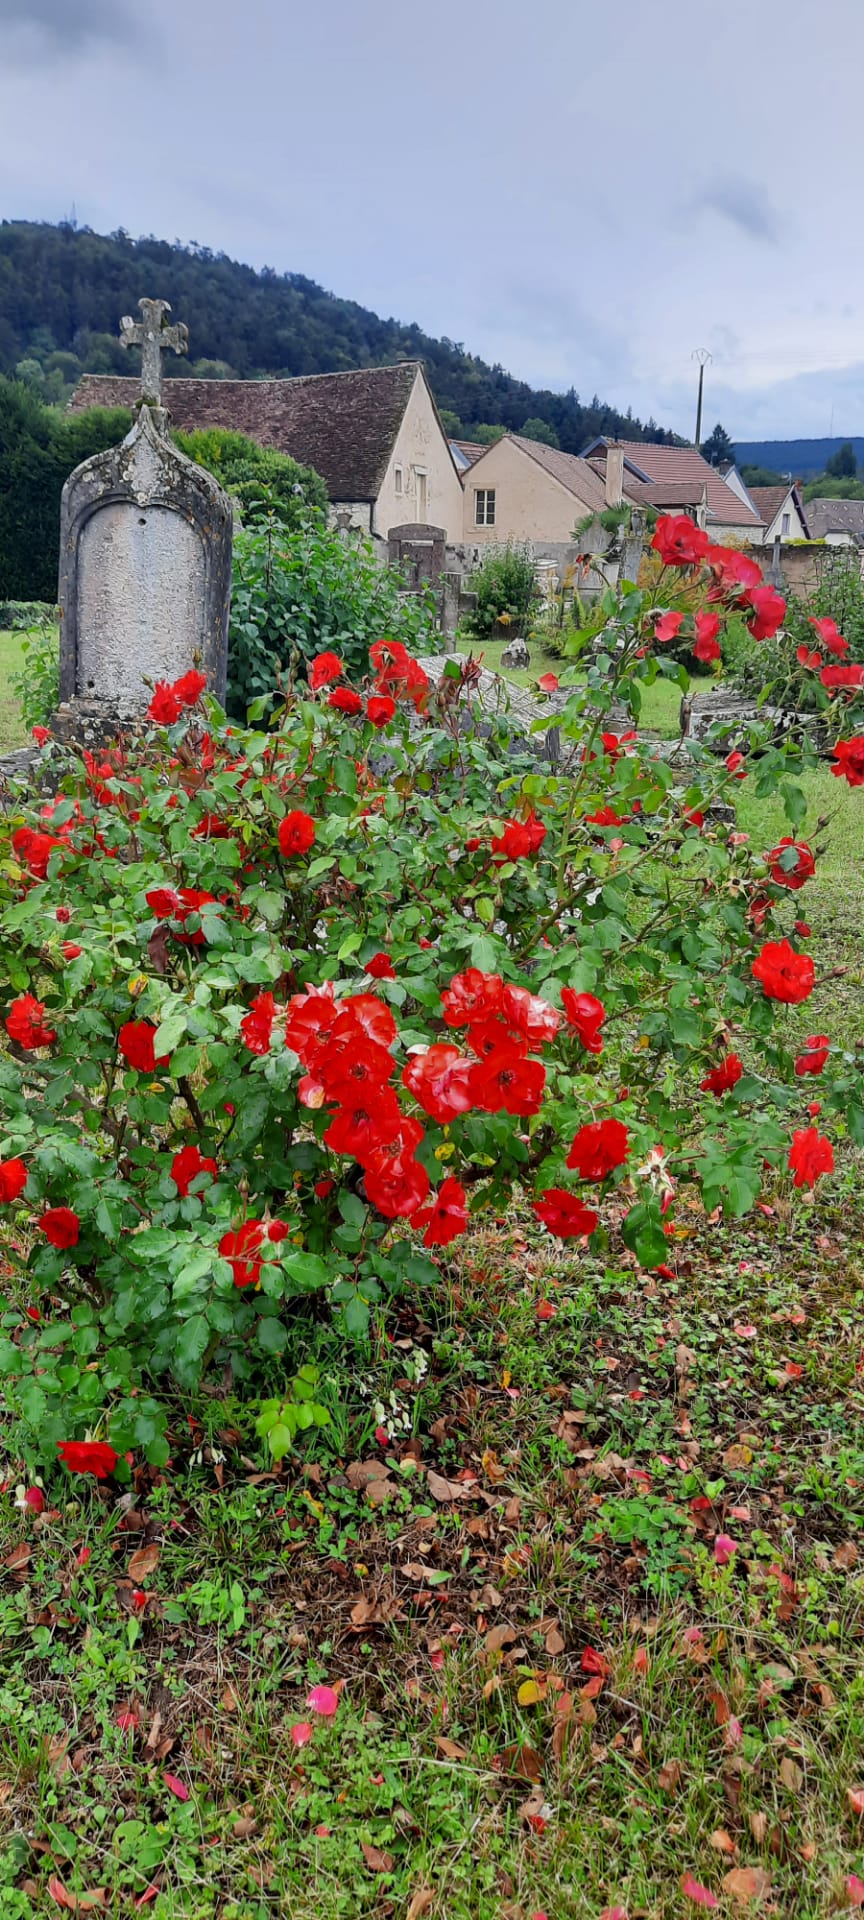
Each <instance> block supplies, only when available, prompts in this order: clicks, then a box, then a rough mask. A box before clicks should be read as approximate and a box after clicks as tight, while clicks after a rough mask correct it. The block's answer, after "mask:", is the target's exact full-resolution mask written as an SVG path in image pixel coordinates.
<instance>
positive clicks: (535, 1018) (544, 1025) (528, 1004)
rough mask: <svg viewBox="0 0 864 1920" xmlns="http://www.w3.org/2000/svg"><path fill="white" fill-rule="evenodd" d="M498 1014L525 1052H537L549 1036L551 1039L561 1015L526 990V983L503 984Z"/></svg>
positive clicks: (537, 996) (547, 1003)
mask: <svg viewBox="0 0 864 1920" xmlns="http://www.w3.org/2000/svg"><path fill="white" fill-rule="evenodd" d="M501 1015H502V1018H503V1019H504V1020H505V1021H506V1023H507V1026H508V1027H509V1028H510V1031H511V1033H512V1034H513V1035H514V1036H515V1037H517V1038H518V1039H519V1040H524V1042H525V1045H526V1047H527V1048H528V1051H529V1053H539V1052H540V1048H541V1047H545V1046H546V1044H547V1042H548V1041H549V1040H554V1038H555V1035H556V1033H557V1032H558V1028H559V1027H560V1025H561V1015H560V1013H559V1012H558V1011H557V1009H556V1008H555V1007H550V1005H549V1002H548V1000H542V999H541V998H540V995H539V994H537V993H529V991H528V988H527V987H505V988H504V991H503V993H502V995H501Z"/></svg>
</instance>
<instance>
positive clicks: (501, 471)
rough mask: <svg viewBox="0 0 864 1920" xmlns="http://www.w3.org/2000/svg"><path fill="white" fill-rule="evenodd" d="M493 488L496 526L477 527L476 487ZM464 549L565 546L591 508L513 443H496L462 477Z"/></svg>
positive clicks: (503, 441)
mask: <svg viewBox="0 0 864 1920" xmlns="http://www.w3.org/2000/svg"><path fill="white" fill-rule="evenodd" d="M480 487H482V488H489V487H494V489H495V525H494V527H485V526H484V527H478V526H477V524H476V502H475V496H476V493H477V489H478V488H480ZM464 491H465V520H464V532H463V539H464V541H465V543H466V545H470V546H472V547H474V546H494V545H496V543H497V544H499V545H500V544H501V542H503V541H506V540H530V541H532V542H533V543H534V544H535V545H543V546H547V545H549V544H555V543H557V542H559V541H568V542H569V540H570V536H571V534H572V532H573V528H574V527H575V525H576V523H577V521H579V520H582V519H584V517H585V514H586V513H588V512H589V511H590V509H589V508H588V507H587V506H585V504H584V502H582V501H580V500H577V499H576V497H575V495H574V494H572V493H570V492H569V490H568V489H567V487H564V486H562V484H561V482H560V480H556V479H554V478H553V476H552V474H551V473H547V472H546V470H545V468H544V467H541V466H539V465H538V463H537V461H536V460H532V458H531V456H530V454H528V453H524V452H523V450H522V448H521V447H517V446H515V445H514V443H513V441H512V440H499V441H497V442H496V444H495V446H494V447H490V448H489V452H488V453H484V455H483V458H482V460H477V461H475V463H474V466H473V467H469V469H468V472H467V473H466V474H465V476H464Z"/></svg>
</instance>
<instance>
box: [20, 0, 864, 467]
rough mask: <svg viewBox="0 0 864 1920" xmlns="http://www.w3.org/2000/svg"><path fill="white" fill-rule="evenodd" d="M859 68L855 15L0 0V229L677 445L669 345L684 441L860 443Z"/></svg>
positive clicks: (378, 3)
mask: <svg viewBox="0 0 864 1920" xmlns="http://www.w3.org/2000/svg"><path fill="white" fill-rule="evenodd" d="M862 65H864V5H862V0H819V4H818V5H816V4H814V0H785V4H784V5H783V6H781V7H760V6H754V4H753V0H722V4H718V3H717V0H711V3H710V4H708V3H707V0H614V4H613V0H530V4H529V0H435V4H434V6H432V7H428V8H412V7H410V6H407V5H398V4H396V3H395V0H323V3H322V0H318V4H308V0H307V3H306V4H304V5H302V6H300V5H298V0H242V4H238V0H182V4H178V0H0V217H2V218H10V219H11V218H17V219H44V220H52V221H55V220H60V219H68V218H69V217H70V215H72V214H73V212H74V215H75V217H76V218H77V220H78V222H79V224H80V225H86V226H90V227H92V228H94V229H95V230H96V231H97V232H106V233H107V232H110V231H112V230H113V229H116V228H117V227H125V228H126V229H127V231H129V232H130V233H132V234H136V235H137V234H142V233H153V234H156V235H158V236H159V237H160V238H163V239H169V240H175V239H179V240H183V241H190V240H195V241H198V242H200V243H202V244H205V245H208V246H210V247H212V248H213V249H214V251H222V252H225V253H228V254H230V255H232V256H233V257H234V258H237V259H240V260H243V261H246V262H248V263H249V264H251V265H253V266H256V267H263V266H269V267H272V268H275V269H276V270H277V271H278V272H299V273H303V274H306V275H308V276H309V277H310V278H311V279H314V280H318V281H320V282H321V283H322V284H323V285H324V286H326V287H328V288H330V289H331V290H332V291H334V292H336V293H338V294H341V295H343V296H345V297H347V298H351V299H355V300H359V301H360V302H361V303H362V304H363V305H364V306H369V307H372V308H374V309H375V311H376V312H378V313H380V314H383V315H395V316H396V317H398V318H399V319H401V320H403V321H416V322H417V323H418V324H419V325H420V326H421V327H423V328H424V329H425V330H426V332H428V333H430V334H434V335H441V334H443V335H446V336H447V337H448V338H449V339H451V340H457V341H460V342H462V343H464V345H465V346H466V347H468V348H470V349H471V350H472V351H473V352H475V353H478V354H480V355H481V356H482V357H483V358H484V359H486V360H491V361H500V362H501V363H502V364H503V365H504V366H505V367H507V368H508V369H509V371H511V372H512V373H515V374H517V375H519V376H520V377H521V378H523V379H526V380H529V381H531V382H532V383H533V384H535V385H541V386H550V387H553V388H556V389H559V388H560V389H563V388H567V387H569V386H571V385H572V386H574V387H575V388H576V390H577V392H578V393H579V394H580V396H581V397H583V398H585V397H590V396H591V395H592V394H593V393H595V392H596V393H598V394H599V395H600V396H601V398H603V399H604V400H607V401H610V402H612V403H614V404H615V405H617V406H620V407H622V408H624V407H626V406H628V405H629V406H632V408H633V411H634V413H635V414H637V415H638V416H639V417H641V418H642V419H645V418H647V417H648V416H649V415H653V417H654V419H655V420H657V421H658V422H659V423H660V424H661V425H663V426H668V427H672V428H674V429H675V430H676V431H677V432H681V433H685V434H688V435H691V434H692V432H693V426H694V412H695V408H694V394H695V384H696V369H695V366H694V363H693V361H692V357H691V356H692V354H693V351H694V349H695V348H707V349H708V350H709V351H710V353H711V355H712V359H711V362H710V364H709V365H708V367H707V370H706V401H705V426H706V429H707V428H708V427H710V426H712V425H713V424H714V422H715V420H718V419H719V420H721V421H722V423H723V425H724V426H725V427H726V429H727V431H728V432H729V433H730V434H731V436H732V438H733V440H734V439H747V440H749V439H757V438H790V437H795V436H798V435H822V434H827V433H829V432H834V433H837V434H841V433H842V434H847V433H856V434H857V433H864V247H862V245H861V224H862V212H861V207H862V201H861V188H860V180H861V176H862V172H864V116H862V114H861V111H860V75H861V71H862ZM153 291H154V293H156V294H158V292H159V289H158V288H154V289H153ZM177 317H179V318H182V319H185V320H186V321H187V322H188V323H189V327H190V334H191V345H192V351H193V353H194V344H195V342H194V335H195V316H194V314H184V315H180V316H177Z"/></svg>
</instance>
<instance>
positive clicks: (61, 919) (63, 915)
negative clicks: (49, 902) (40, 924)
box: [54, 907, 72, 927]
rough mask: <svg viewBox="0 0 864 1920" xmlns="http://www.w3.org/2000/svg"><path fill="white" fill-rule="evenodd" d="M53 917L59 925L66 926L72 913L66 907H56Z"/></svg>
mask: <svg viewBox="0 0 864 1920" xmlns="http://www.w3.org/2000/svg"><path fill="white" fill-rule="evenodd" d="M54 918H55V920H56V921H57V922H58V924H59V925H60V926H61V927H68V925H69V922H70V920H71V918H72V914H71V912H70V910H69V908H68V907H58V908H57V912H56V913H55V915H54Z"/></svg>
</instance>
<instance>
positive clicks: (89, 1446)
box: [57, 1440, 120, 1480]
mask: <svg viewBox="0 0 864 1920" xmlns="http://www.w3.org/2000/svg"><path fill="white" fill-rule="evenodd" d="M57 1452H58V1453H59V1455H60V1458H61V1460H62V1462H63V1465H64V1467H68V1468H69V1472H70V1473H92V1475H93V1477H94V1479H95V1480H107V1479H108V1475H109V1474H111V1473H113V1472H114V1468H115V1467H116V1465H117V1462H118V1460H119V1458H120V1455H119V1453H115V1452H114V1448H113V1447H109V1445H108V1443H107V1441H106V1440H58V1442H57Z"/></svg>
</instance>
